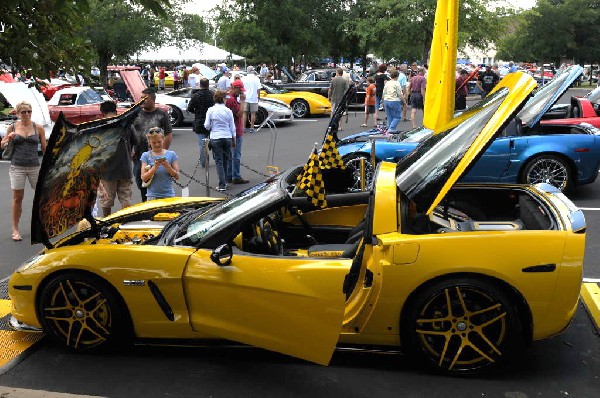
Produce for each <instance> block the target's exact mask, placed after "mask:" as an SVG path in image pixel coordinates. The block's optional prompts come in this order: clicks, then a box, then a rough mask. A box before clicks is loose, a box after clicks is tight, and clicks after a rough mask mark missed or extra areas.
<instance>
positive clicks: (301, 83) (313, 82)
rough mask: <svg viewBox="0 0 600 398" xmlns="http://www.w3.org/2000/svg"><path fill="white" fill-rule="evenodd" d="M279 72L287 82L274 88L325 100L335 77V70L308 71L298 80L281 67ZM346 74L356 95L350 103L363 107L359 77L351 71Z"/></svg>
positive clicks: (363, 94) (364, 92)
mask: <svg viewBox="0 0 600 398" xmlns="http://www.w3.org/2000/svg"><path fill="white" fill-rule="evenodd" d="M281 71H282V72H283V73H284V74H285V75H286V76H287V78H288V82H287V83H281V84H277V85H276V87H279V88H283V89H286V90H289V91H308V92H311V93H316V94H320V95H322V96H323V97H325V98H327V92H328V90H329V84H330V83H331V79H333V78H334V77H335V73H336V72H335V71H336V69H335V68H323V69H309V70H306V71H305V72H303V73H302V74H301V75H300V76H299V77H298V79H295V78H294V76H293V75H292V74H291V73H290V72H289V71H288V70H287V69H286V68H285V67H282V68H281ZM345 72H346V73H348V74H349V75H350V80H351V81H352V82H353V83H354V84H355V85H356V88H357V91H356V95H355V97H354V99H353V101H352V104H358V105H364V103H365V94H366V91H365V90H366V86H365V84H364V82H363V81H362V79H361V78H360V76H359V75H358V74H357V73H356V72H355V71H353V70H346V71H345Z"/></svg>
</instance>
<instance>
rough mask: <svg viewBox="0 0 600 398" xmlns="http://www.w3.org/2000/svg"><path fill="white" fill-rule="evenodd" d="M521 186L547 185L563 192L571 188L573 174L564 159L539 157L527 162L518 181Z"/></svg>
mask: <svg viewBox="0 0 600 398" xmlns="http://www.w3.org/2000/svg"><path fill="white" fill-rule="evenodd" d="M520 182H521V183H523V184H537V183H540V182H546V183H549V184H551V185H553V186H555V187H557V188H558V189H560V190H561V191H563V192H568V191H569V190H570V189H572V188H573V173H572V171H571V167H570V165H569V164H568V163H567V161H566V160H565V159H564V158H561V157H559V156H556V155H541V156H537V157H535V158H533V159H531V160H530V161H528V162H527V164H526V165H525V168H524V169H523V174H522V177H521V179H520Z"/></svg>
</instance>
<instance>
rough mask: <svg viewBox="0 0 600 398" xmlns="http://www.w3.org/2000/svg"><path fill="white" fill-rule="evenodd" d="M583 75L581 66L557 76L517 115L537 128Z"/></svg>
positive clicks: (538, 91) (530, 125) (575, 66)
mask: <svg viewBox="0 0 600 398" xmlns="http://www.w3.org/2000/svg"><path fill="white" fill-rule="evenodd" d="M582 73H583V68H582V67H581V66H579V65H571V66H569V67H568V68H566V69H565V70H564V71H562V72H560V73H559V74H557V75H555V76H554V79H552V81H551V82H549V83H546V84H544V85H543V86H542V87H540V88H538V89H537V90H536V91H535V92H534V93H533V97H531V98H530V99H529V101H527V103H526V104H525V106H523V109H521V111H520V112H519V113H518V115H517V117H518V118H519V119H520V120H521V123H523V124H524V125H528V126H529V127H533V126H535V125H536V124H537V123H538V122H539V121H540V119H541V118H542V116H544V114H545V113H546V112H548V111H549V110H550V108H551V107H552V106H553V105H554V104H556V101H558V99H559V98H560V97H561V96H562V95H563V94H564V93H565V91H567V89H568V88H569V87H570V86H571V84H572V83H573V82H574V81H575V80H576V79H577V78H578V77H579V76H580V75H581V74H582ZM599 95H600V93H599Z"/></svg>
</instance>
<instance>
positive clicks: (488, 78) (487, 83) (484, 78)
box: [477, 64, 500, 98]
mask: <svg viewBox="0 0 600 398" xmlns="http://www.w3.org/2000/svg"><path fill="white" fill-rule="evenodd" d="M499 80H500V78H499V77H498V75H497V74H495V73H494V71H493V70H492V66H491V65H489V64H488V65H486V66H485V71H484V72H483V73H482V74H480V75H479V79H477V88H479V90H480V91H481V98H485V97H486V96H487V95H488V93H489V92H490V91H492V89H493V88H494V87H496V84H498V81H499Z"/></svg>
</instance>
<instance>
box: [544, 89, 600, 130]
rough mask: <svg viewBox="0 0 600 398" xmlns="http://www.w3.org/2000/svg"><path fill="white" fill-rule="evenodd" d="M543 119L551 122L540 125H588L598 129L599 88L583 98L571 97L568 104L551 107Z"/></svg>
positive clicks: (599, 111) (599, 114)
mask: <svg viewBox="0 0 600 398" xmlns="http://www.w3.org/2000/svg"><path fill="white" fill-rule="evenodd" d="M544 119H552V120H551V121H546V122H542V124H547V123H551V124H563V125H570V124H581V123H588V124H591V125H592V126H594V127H597V128H600V87H597V88H595V89H594V90H592V91H590V92H589V93H588V94H587V95H586V96H585V97H571V103H570V104H560V105H555V106H553V107H552V109H551V110H550V112H548V113H547V114H546V116H545V117H544Z"/></svg>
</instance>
